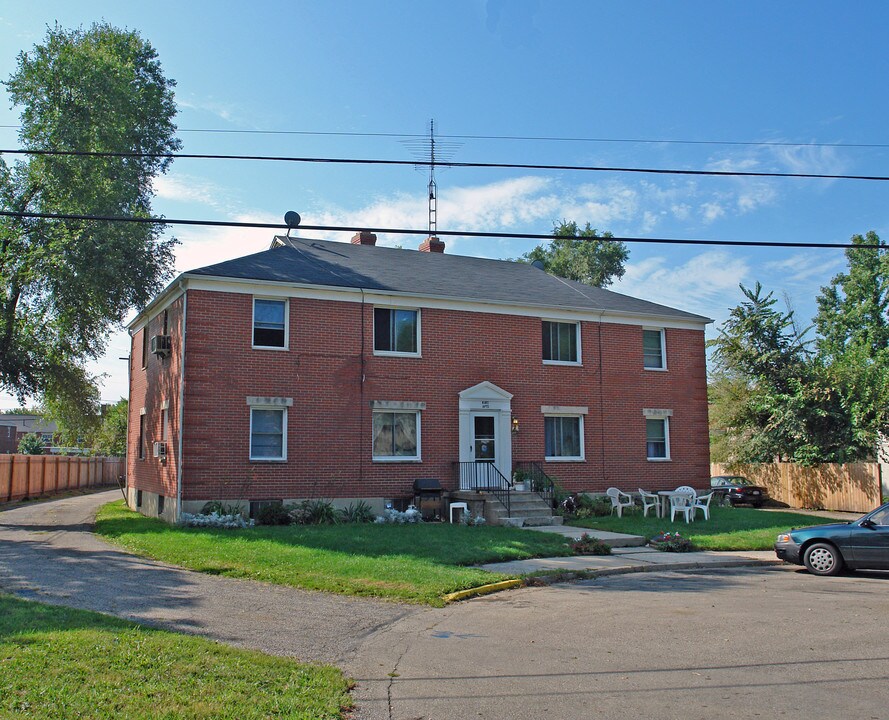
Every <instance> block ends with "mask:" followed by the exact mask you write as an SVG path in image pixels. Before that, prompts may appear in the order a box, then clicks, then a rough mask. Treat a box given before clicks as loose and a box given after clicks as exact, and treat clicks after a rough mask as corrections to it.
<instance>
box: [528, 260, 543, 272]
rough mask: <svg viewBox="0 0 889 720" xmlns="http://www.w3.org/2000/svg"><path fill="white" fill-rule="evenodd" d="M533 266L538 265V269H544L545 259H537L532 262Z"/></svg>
mask: <svg viewBox="0 0 889 720" xmlns="http://www.w3.org/2000/svg"><path fill="white" fill-rule="evenodd" d="M531 267H536V268H537V269H538V270H544V269H545V265H544V264H543V260H535V261H534V262H532V263H531Z"/></svg>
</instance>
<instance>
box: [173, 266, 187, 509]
mask: <svg viewBox="0 0 889 720" xmlns="http://www.w3.org/2000/svg"><path fill="white" fill-rule="evenodd" d="M179 289H180V290H182V350H181V351H180V356H179V453H178V457H177V458H176V524H177V525H178V524H179V521H180V520H181V518H182V429H183V427H182V425H183V422H184V419H185V321H186V318H187V317H188V294H187V293H186V290H185V288H184V287H183V284H182V280H180V281H179Z"/></svg>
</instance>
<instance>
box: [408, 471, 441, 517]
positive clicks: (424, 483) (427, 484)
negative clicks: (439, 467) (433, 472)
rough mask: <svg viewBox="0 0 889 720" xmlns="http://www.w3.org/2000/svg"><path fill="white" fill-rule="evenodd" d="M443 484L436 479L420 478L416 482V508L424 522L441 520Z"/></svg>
mask: <svg viewBox="0 0 889 720" xmlns="http://www.w3.org/2000/svg"><path fill="white" fill-rule="evenodd" d="M441 498H442V488H441V483H440V482H439V481H438V480H436V479H435V478H418V479H417V480H414V507H416V508H417V510H419V511H420V512H421V513H422V515H423V519H424V520H440V519H441Z"/></svg>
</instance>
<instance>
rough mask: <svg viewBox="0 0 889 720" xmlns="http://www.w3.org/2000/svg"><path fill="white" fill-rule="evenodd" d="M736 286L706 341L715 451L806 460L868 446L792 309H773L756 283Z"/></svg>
mask: <svg viewBox="0 0 889 720" xmlns="http://www.w3.org/2000/svg"><path fill="white" fill-rule="evenodd" d="M741 291H742V292H743V294H744V298H745V299H744V300H743V301H742V302H741V303H740V304H739V305H738V306H737V307H735V308H733V309H732V311H731V313H730V315H729V318H728V320H726V322H725V323H723V325H722V327H721V328H720V330H719V336H718V337H717V338H716V340H714V341H712V343H711V347H712V348H713V353H712V355H711V361H712V363H711V364H712V370H711V382H710V401H711V433H712V435H711V436H712V438H713V450H714V452H713V457H714V459H715V460H717V461H721V462H729V463H732V462H772V461H775V460H789V461H794V462H798V463H801V464H807V465H808V464H813V463H818V462H846V461H848V460H852V459H857V458H858V457H861V456H862V455H863V454H867V452H868V448H867V447H865V446H862V444H861V443H860V442H859V441H858V439H857V438H856V437H855V435H854V432H853V429H852V423H851V422H850V417H849V412H848V407H847V405H846V403H845V397H844V395H843V394H842V392H841V391H840V389H839V388H837V387H836V386H835V384H834V383H833V381H832V375H831V373H830V372H829V370H828V369H827V368H826V367H825V366H824V364H823V363H822V361H821V359H820V358H819V357H817V356H816V355H815V353H814V352H813V351H812V350H811V349H810V347H809V346H810V344H811V343H810V342H808V341H807V340H806V339H805V335H806V331H805V330H802V329H800V328H799V326H798V325H797V323H796V322H795V320H794V317H793V311H788V312H782V311H780V310H778V309H777V308H776V307H775V305H776V304H777V301H776V299H775V297H774V296H773V294H772V293H764V291H763V289H762V286H761V285H760V284H759V283H756V285H755V287H754V288H752V289H749V288H745V287H744V286H743V285H742V286H741ZM870 449H871V450H872V447H871V448H870Z"/></svg>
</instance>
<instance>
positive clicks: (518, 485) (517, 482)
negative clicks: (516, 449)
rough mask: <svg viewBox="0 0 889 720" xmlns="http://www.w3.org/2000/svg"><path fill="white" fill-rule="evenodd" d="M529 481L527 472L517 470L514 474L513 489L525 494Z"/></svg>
mask: <svg viewBox="0 0 889 720" xmlns="http://www.w3.org/2000/svg"><path fill="white" fill-rule="evenodd" d="M527 479H528V471H527V470H515V471H513V473H512V489H513V490H515V491H516V492H525V489H526V483H527Z"/></svg>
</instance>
